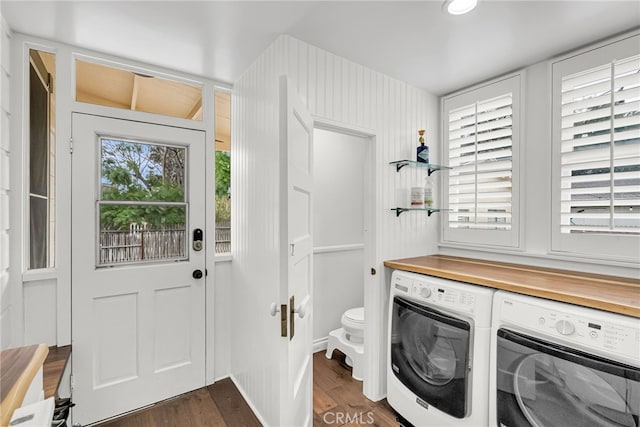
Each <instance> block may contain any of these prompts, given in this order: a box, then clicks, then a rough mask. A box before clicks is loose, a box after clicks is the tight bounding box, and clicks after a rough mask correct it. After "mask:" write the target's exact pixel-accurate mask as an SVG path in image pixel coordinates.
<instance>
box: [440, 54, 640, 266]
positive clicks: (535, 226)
mask: <svg viewBox="0 0 640 427" xmlns="http://www.w3.org/2000/svg"><path fill="white" fill-rule="evenodd" d="M523 96H524V102H525V106H524V115H523V119H524V126H525V130H524V135H523V138H522V140H521V141H522V143H523V146H522V151H521V155H522V158H523V159H524V161H523V162H521V168H522V169H523V171H522V174H521V182H522V188H521V191H520V195H521V197H522V198H523V199H524V200H523V205H522V207H523V209H524V217H523V220H522V221H521V222H520V224H521V227H522V229H521V232H522V234H521V237H522V238H521V240H522V242H523V243H522V251H521V252H518V251H509V252H489V251H484V250H482V249H471V248H455V247H449V246H442V247H441V248H440V252H441V253H443V254H450V255H456V256H467V257H475V258H483V259H489V260H497V261H504V262H515V263H523V264H530V265H537V266H542V267H551V268H562V269H568V270H578V271H584V272H589V273H597V274H611V275H617V276H625V277H634V278H637V277H638V267H637V265H636V266H629V265H628V263H627V265H616V264H615V263H610V264H606V262H605V261H602V262H599V261H598V260H593V259H586V258H585V259H582V260H580V259H579V258H573V259H572V258H570V257H564V258H563V257H559V256H556V257H554V256H553V255H550V254H549V250H550V239H551V194H552V191H551V189H552V182H551V167H552V166H551V165H552V162H551V156H552V154H551V153H552V140H551V67H550V65H549V62H548V61H544V62H540V63H537V64H534V65H532V66H530V67H527V68H526V69H525V92H524V94H523Z"/></svg>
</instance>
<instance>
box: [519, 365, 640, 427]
mask: <svg viewBox="0 0 640 427" xmlns="http://www.w3.org/2000/svg"><path fill="white" fill-rule="evenodd" d="M513 387H514V392H515V395H516V399H517V400H518V405H519V406H520V409H521V410H522V413H523V414H524V415H525V417H526V418H527V420H528V421H529V423H531V425H532V426H534V427H544V426H574V425H576V422H583V421H584V419H585V417H586V418H588V419H590V420H591V421H592V423H593V424H592V425H597V426H603V427H614V426H615V427H626V426H629V427H635V425H636V424H635V421H634V419H633V416H632V415H631V414H632V411H631V410H630V409H629V407H628V406H627V404H626V402H625V400H624V399H623V398H622V397H621V396H620V394H619V393H618V392H617V391H616V390H615V388H614V387H613V386H612V385H611V384H609V383H608V382H607V381H605V380H604V379H603V378H602V377H600V376H599V375H598V374H596V373H595V372H594V371H593V370H591V369H589V368H586V367H584V366H582V365H578V364H576V363H573V362H569V361H566V360H564V359H560V358H556V357H553V356H551V355H548V354H542V353H534V354H530V355H528V356H526V357H525V358H524V359H522V360H521V361H520V363H519V364H518V367H517V369H516V371H515V375H514V377H513ZM579 420H582V421H579Z"/></svg>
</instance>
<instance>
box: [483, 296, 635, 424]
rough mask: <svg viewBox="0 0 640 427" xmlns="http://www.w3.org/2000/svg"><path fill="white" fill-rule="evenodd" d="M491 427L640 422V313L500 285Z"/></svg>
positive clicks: (495, 309) (493, 341) (495, 311)
mask: <svg viewBox="0 0 640 427" xmlns="http://www.w3.org/2000/svg"><path fill="white" fill-rule="evenodd" d="M489 390H490V393H489V397H490V399H489V400H490V407H489V419H490V424H489V425H490V426H500V427H515V426H518V427H529V426H534V427H552V426H563V427H572V426H576V427H577V426H580V427H584V426H607V427H613V426H615V427H623V426H624V427H638V426H639V425H640V423H639V420H638V419H639V416H640V319H638V318H634V317H628V316H623V315H619V314H615V313H609V312H604V311H600V310H595V309H590V308H585V307H580V306H575V305H572V304H566V303H560V302H555V301H549V300H545V299H541V298H535V297H530V296H524V295H518V294H513V293H509V292H504V291H499V292H496V294H495V296H494V301H493V320H492V329H491V375H490V389H489Z"/></svg>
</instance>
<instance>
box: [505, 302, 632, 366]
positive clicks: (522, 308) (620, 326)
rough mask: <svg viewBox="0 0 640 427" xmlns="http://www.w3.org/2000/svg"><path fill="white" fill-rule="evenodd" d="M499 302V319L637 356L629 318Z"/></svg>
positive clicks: (565, 307)
mask: <svg viewBox="0 0 640 427" xmlns="http://www.w3.org/2000/svg"><path fill="white" fill-rule="evenodd" d="M500 304H501V306H500V307H499V309H500V317H501V318H502V319H508V323H514V324H517V325H520V326H522V327H524V328H526V329H528V330H533V331H537V332H538V333H542V334H544V335H546V336H549V337H552V338H553V341H555V342H561V341H566V342H572V343H576V344H580V345H581V346H582V347H584V348H589V349H601V350H603V351H604V352H612V353H616V354H620V355H624V356H627V357H632V358H634V357H635V359H637V358H638V357H639V356H640V323H639V322H637V321H636V322H635V324H634V321H633V319H632V318H627V317H626V316H621V315H617V314H615V313H606V312H601V311H597V310H592V309H585V308H582V307H574V306H570V305H568V304H562V303H554V302H549V301H546V302H545V304H541V305H534V304H530V303H527V302H524V301H518V300H516V299H511V298H504V299H502V301H500ZM537 335H539V334H537Z"/></svg>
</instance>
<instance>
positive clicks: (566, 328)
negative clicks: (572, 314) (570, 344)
mask: <svg viewBox="0 0 640 427" xmlns="http://www.w3.org/2000/svg"><path fill="white" fill-rule="evenodd" d="M575 330H576V327H575V326H573V323H571V322H569V321H568V320H558V321H557V322H556V331H558V332H559V333H560V334H562V335H571V334H573V333H574V332H575Z"/></svg>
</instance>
